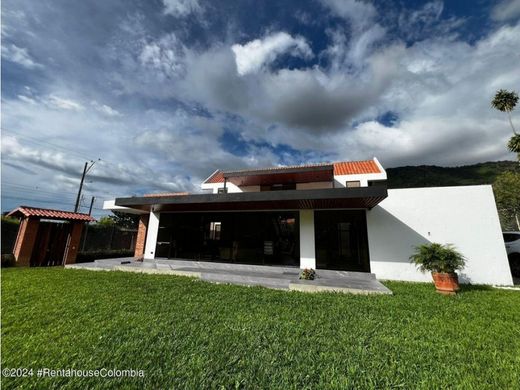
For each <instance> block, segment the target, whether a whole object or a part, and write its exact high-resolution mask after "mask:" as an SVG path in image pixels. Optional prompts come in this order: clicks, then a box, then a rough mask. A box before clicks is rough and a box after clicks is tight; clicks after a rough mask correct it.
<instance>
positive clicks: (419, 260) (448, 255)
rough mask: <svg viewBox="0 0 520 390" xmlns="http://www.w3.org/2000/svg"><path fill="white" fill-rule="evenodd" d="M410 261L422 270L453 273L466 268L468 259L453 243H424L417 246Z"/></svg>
mask: <svg viewBox="0 0 520 390" xmlns="http://www.w3.org/2000/svg"><path fill="white" fill-rule="evenodd" d="M410 261H411V262H412V263H414V264H415V265H417V266H418V267H419V269H420V270H421V271H422V272H425V271H430V272H440V273H453V272H455V271H457V270H460V269H462V268H464V265H465V264H466V259H465V258H464V256H463V255H462V254H461V253H460V252H458V251H457V250H456V249H455V247H454V246H453V245H451V244H448V245H442V244H437V243H431V244H423V245H419V246H416V247H415V253H414V254H413V255H411V256H410Z"/></svg>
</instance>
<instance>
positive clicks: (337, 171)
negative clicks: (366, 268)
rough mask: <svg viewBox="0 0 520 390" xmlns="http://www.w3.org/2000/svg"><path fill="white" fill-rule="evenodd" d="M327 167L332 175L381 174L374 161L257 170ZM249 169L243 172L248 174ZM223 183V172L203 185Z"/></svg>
mask: <svg viewBox="0 0 520 390" xmlns="http://www.w3.org/2000/svg"><path fill="white" fill-rule="evenodd" d="M327 165H333V166H334V175H357V174H367V173H381V170H380V169H379V166H378V165H377V163H376V162H375V161H374V160H366V161H342V162H336V163H332V164H331V163H317V164H305V165H291V166H284V167H273V168H266V169H259V170H262V171H273V173H274V172H279V171H282V172H283V170H285V169H294V168H312V167H322V166H327ZM249 171H251V169H247V170H244V172H249ZM240 172H241V171H233V173H240ZM223 182H224V172H223V171H220V170H218V171H216V172H215V173H214V174H213V175H211V176H210V177H209V178H208V179H207V180H206V181H205V182H204V183H206V184H213V183H223Z"/></svg>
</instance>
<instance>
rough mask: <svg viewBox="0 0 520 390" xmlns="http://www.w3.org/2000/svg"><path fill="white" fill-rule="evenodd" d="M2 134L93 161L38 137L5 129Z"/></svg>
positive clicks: (81, 154)
mask: <svg viewBox="0 0 520 390" xmlns="http://www.w3.org/2000/svg"><path fill="white" fill-rule="evenodd" d="M2 132H7V133H10V134H14V135H17V136H18V137H21V138H25V140H26V141H28V142H32V143H36V144H40V146H44V145H49V146H51V147H53V148H54V149H61V150H63V151H64V152H67V153H69V154H75V155H76V156H78V157H80V158H82V159H87V160H91V157H86V155H85V154H83V153H79V152H75V151H73V150H71V149H70V148H68V147H65V146H61V145H57V144H54V143H52V142H49V141H46V140H42V139H40V138H36V137H33V136H30V135H26V134H21V133H19V132H16V131H13V130H11V129H5V128H2Z"/></svg>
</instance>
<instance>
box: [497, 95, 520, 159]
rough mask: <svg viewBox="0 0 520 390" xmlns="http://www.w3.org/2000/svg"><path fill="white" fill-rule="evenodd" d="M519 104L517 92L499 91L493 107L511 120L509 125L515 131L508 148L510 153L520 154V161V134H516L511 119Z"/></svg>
mask: <svg viewBox="0 0 520 390" xmlns="http://www.w3.org/2000/svg"><path fill="white" fill-rule="evenodd" d="M517 103H518V94H517V93H516V92H515V91H506V90H505V89H499V90H498V91H497V93H496V94H495V97H494V98H493V100H492V101H491V107H493V108H495V109H497V110H498V111H502V112H506V113H507V116H508V118H509V124H510V125H511V128H512V129H513V136H512V137H511V139H510V140H509V142H508V144H507V147H508V148H509V150H510V151H512V152H514V153H517V154H518V159H519V160H520V134H518V133H517V132H516V129H515V126H514V125H513V120H512V119H511V111H513V110H514V108H515V107H516V104H517Z"/></svg>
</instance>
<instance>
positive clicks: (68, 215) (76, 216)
mask: <svg viewBox="0 0 520 390" xmlns="http://www.w3.org/2000/svg"><path fill="white" fill-rule="evenodd" d="M7 215H8V216H13V217H16V216H23V217H38V218H46V219H59V220H64V221H85V222H93V221H95V219H94V218H92V217H91V216H90V215H88V214H83V213H73V212H71V211H63V210H52V209H41V208H38V207H30V206H20V207H18V208H17V209H14V210H13V211H11V212H10V213H9V214H7Z"/></svg>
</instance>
